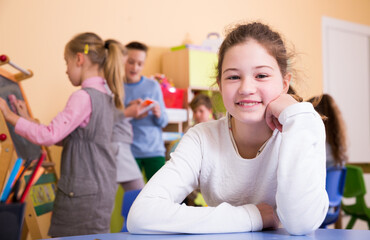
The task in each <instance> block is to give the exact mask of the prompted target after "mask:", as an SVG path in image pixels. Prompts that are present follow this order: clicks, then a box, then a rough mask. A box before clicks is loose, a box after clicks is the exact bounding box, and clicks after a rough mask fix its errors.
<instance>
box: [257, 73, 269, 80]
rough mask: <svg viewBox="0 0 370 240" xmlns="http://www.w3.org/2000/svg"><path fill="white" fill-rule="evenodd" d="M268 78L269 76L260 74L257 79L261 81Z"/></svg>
mask: <svg viewBox="0 0 370 240" xmlns="http://www.w3.org/2000/svg"><path fill="white" fill-rule="evenodd" d="M267 77H268V76H267V74H258V75H257V76H256V78H259V79H263V78H267Z"/></svg>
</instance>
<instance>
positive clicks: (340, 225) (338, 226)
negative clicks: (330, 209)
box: [334, 211, 342, 229]
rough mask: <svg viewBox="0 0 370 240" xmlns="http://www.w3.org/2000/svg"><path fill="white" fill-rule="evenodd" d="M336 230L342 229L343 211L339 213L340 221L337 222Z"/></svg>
mask: <svg viewBox="0 0 370 240" xmlns="http://www.w3.org/2000/svg"><path fill="white" fill-rule="evenodd" d="M334 226H335V229H342V211H339V215H338V219H337V221H336V222H335V225H334Z"/></svg>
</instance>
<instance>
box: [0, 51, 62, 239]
mask: <svg viewBox="0 0 370 240" xmlns="http://www.w3.org/2000/svg"><path fill="white" fill-rule="evenodd" d="M4 64H9V65H11V66H12V67H14V68H16V69H18V70H19V71H20V72H19V73H16V74H12V73H10V72H8V71H6V70H5V69H3V68H2V67H0V75H1V76H2V77H4V78H6V79H8V80H10V81H12V82H14V83H16V84H17V85H18V87H19V90H20V93H21V95H22V97H23V99H24V101H25V103H26V106H27V110H28V113H29V115H30V116H31V117H33V116H32V112H31V110H30V107H29V104H28V101H27V99H26V96H25V94H24V91H23V89H22V86H21V84H20V81H21V80H24V79H27V78H30V77H32V76H33V73H32V71H31V70H24V69H22V68H20V67H19V66H17V65H15V64H14V63H12V62H11V61H10V60H9V58H8V57H7V56H5V55H1V56H0V66H1V65H4ZM13 136H14V135H13ZM14 143H15V142H14V141H13V140H12V137H11V132H10V131H9V128H8V126H7V124H6V121H5V119H4V117H3V115H2V113H1V111H0V188H1V189H2V188H3V186H4V184H5V180H6V176H7V175H8V174H9V170H10V169H11V167H12V166H13V164H14V162H15V159H16V158H17V152H16V146H15V145H14ZM40 149H42V150H45V151H46V152H47V153H48V156H47V158H46V160H45V161H44V164H43V167H44V168H45V172H44V174H43V176H41V177H40V180H42V179H43V182H42V183H41V184H44V185H45V184H49V185H50V184H51V183H50V182H46V183H45V178H46V179H49V180H48V181H54V182H53V184H55V185H56V181H57V173H56V171H55V167H54V165H55V164H54V163H52V162H51V160H50V159H51V158H50V151H49V149H47V148H45V147H43V146H42V147H41V148H40ZM50 176H52V178H51V180H50ZM40 180H39V181H38V182H37V183H36V184H35V187H36V186H37V184H39V182H40ZM33 197H34V196H33V195H32V189H31V192H30V194H29V195H28V197H27V199H26V208H25V221H24V224H23V231H22V239H28V238H29V237H30V238H31V239H40V238H48V237H49V236H48V235H47V231H48V228H49V225H50V219H51V206H52V203H51V206H50V202H49V203H48V204H46V205H48V206H47V208H46V210H45V208H44V209H41V210H40V206H34V200H33V199H35V198H33ZM41 207H42V206H41Z"/></svg>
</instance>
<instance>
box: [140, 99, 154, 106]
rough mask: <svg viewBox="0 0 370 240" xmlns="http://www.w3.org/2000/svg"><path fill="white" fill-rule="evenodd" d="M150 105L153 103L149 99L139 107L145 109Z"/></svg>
mask: <svg viewBox="0 0 370 240" xmlns="http://www.w3.org/2000/svg"><path fill="white" fill-rule="evenodd" d="M152 103H154V101H152V100H150V99H146V100H144V102H142V103H141V105H142V106H143V107H147V106H149V105H150V104H152Z"/></svg>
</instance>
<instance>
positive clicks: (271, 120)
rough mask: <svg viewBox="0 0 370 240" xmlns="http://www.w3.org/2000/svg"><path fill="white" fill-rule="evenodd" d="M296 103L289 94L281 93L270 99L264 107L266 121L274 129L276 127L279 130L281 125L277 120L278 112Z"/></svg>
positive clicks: (281, 128) (281, 127)
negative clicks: (265, 107)
mask: <svg viewBox="0 0 370 240" xmlns="http://www.w3.org/2000/svg"><path fill="white" fill-rule="evenodd" d="M295 103H297V101H296V100H295V99H294V98H293V97H292V96H291V95H289V94H285V93H284V94H281V95H280V96H278V97H277V98H276V99H275V100H272V101H271V102H270V103H269V104H268V105H267V109H266V116H265V118H266V123H267V125H268V126H269V127H270V128H271V130H275V129H276V128H277V129H278V130H279V131H280V132H281V131H282V130H283V126H282V125H281V124H280V122H279V120H278V119H279V116H280V113H281V112H282V111H283V110H284V109H285V108H287V107H289V106H290V105H293V104H295Z"/></svg>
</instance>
